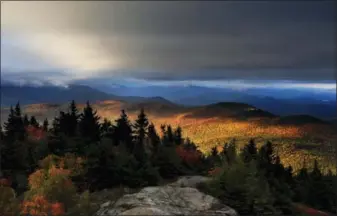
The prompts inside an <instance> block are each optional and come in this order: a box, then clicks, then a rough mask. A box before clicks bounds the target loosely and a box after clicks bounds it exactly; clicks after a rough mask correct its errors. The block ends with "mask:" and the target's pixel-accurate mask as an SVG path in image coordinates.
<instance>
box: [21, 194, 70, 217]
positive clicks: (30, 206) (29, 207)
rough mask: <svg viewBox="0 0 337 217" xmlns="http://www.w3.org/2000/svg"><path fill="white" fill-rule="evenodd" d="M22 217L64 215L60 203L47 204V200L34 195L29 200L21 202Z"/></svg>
mask: <svg viewBox="0 0 337 217" xmlns="http://www.w3.org/2000/svg"><path fill="white" fill-rule="evenodd" d="M21 214H22V215H34V216H36V215H39V216H44V215H64V214H65V211H64V207H63V204H62V203H58V202H56V203H49V202H48V200H47V199H46V198H45V197H43V196H41V195H35V196H34V197H33V198H32V199H31V200H29V201H27V200H25V201H23V203H22V210H21Z"/></svg>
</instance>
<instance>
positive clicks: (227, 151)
mask: <svg viewBox="0 0 337 217" xmlns="http://www.w3.org/2000/svg"><path fill="white" fill-rule="evenodd" d="M221 155H222V156H223V157H224V159H225V161H226V162H227V163H228V165H231V164H233V163H234V162H235V161H236V160H237V151H236V141H235V140H232V141H231V142H230V143H229V144H227V143H226V144H225V145H224V147H223V149H222V152H221Z"/></svg>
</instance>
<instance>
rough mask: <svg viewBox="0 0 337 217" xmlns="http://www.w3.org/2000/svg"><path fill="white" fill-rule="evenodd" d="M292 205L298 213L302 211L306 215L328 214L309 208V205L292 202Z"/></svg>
mask: <svg viewBox="0 0 337 217" xmlns="http://www.w3.org/2000/svg"><path fill="white" fill-rule="evenodd" d="M294 207H295V209H296V210H297V211H299V212H300V213H302V214H304V215H308V216H326V215H329V214H328V213H325V212H322V211H319V210H317V209H314V208H311V207H307V206H305V205H302V204H294Z"/></svg>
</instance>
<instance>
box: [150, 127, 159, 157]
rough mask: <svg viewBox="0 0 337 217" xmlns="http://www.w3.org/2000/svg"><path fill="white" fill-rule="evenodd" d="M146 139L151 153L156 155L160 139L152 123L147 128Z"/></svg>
mask: <svg viewBox="0 0 337 217" xmlns="http://www.w3.org/2000/svg"><path fill="white" fill-rule="evenodd" d="M148 138H149V140H150V144H151V148H152V149H153V153H157V151H158V148H159V145H160V137H159V136H158V134H157V132H156V128H155V127H154V125H153V123H151V124H150V125H149V127H148Z"/></svg>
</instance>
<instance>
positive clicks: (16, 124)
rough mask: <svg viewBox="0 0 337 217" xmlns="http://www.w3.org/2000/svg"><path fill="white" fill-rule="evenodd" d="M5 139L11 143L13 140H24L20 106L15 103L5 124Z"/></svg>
mask: <svg viewBox="0 0 337 217" xmlns="http://www.w3.org/2000/svg"><path fill="white" fill-rule="evenodd" d="M4 126H5V131H6V134H5V139H6V140H7V141H8V142H10V143H13V142H14V141H15V140H20V141H22V140H23V139H24V138H25V126H24V123H23V120H22V117H21V108H20V104H19V103H17V104H16V106H15V109H13V107H12V106H11V108H10V113H9V116H8V119H7V122H6V123H5V125H4Z"/></svg>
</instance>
